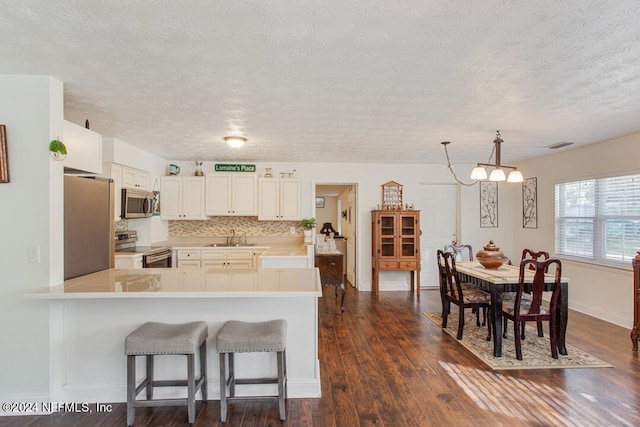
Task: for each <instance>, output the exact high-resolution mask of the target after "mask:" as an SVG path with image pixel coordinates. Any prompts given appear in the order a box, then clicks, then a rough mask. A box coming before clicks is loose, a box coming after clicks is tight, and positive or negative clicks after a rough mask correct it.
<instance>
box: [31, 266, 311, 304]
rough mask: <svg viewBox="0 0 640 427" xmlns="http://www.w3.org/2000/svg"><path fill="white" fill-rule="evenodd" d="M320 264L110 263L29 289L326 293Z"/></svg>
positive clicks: (62, 292)
mask: <svg viewBox="0 0 640 427" xmlns="http://www.w3.org/2000/svg"><path fill="white" fill-rule="evenodd" d="M321 286H322V285H321V282H320V274H319V271H318V269H317V268H285V269H280V268H257V269H228V268H200V269H193V268H190V269H186V268H145V269H108V270H103V271H99V272H96V273H92V274H87V275H85V276H80V277H76V278H73V279H69V280H65V282H64V283H63V284H60V285H57V286H53V287H49V288H44V289H39V290H37V291H34V292H31V293H28V294H26V295H25V298H30V299H101V298H102V299H106V298H255V297H263V298H274V297H277V298H282V297H285V298H287V297H320V296H322V290H321Z"/></svg>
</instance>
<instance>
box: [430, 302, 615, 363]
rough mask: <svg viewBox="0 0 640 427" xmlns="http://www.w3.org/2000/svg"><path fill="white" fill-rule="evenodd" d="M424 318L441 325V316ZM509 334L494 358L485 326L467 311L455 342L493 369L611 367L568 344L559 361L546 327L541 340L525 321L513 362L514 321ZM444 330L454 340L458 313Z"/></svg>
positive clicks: (450, 319) (510, 324) (452, 315)
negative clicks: (520, 357)
mask: <svg viewBox="0 0 640 427" xmlns="http://www.w3.org/2000/svg"><path fill="white" fill-rule="evenodd" d="M424 315H425V316H426V317H427V318H428V319H429V320H431V321H432V322H434V323H435V324H436V325H438V326H442V315H441V313H424ZM508 325H509V331H508V332H509V334H508V335H507V338H503V339H502V357H494V356H493V341H487V327H486V326H481V327H477V326H476V317H475V314H473V313H471V311H469V313H468V314H465V328H464V333H463V335H462V340H460V341H458V342H459V343H460V344H462V346H464V347H465V348H466V349H467V350H469V351H470V352H471V353H473V354H474V355H475V356H476V357H478V358H479V359H480V360H482V361H483V362H484V363H485V364H487V366H489V367H490V368H491V369H493V370H506V369H554V368H563V369H567V368H613V366H612V365H610V364H608V363H607V362H605V361H603V360H601V359H598V358H597V357H594V356H591V355H590V354H588V353H585V352H584V351H582V350H580V349H579V348H576V347H574V346H572V345H570V344H567V352H568V353H569V354H568V355H567V356H563V355H561V354H559V355H558V359H554V358H552V357H551V348H550V345H549V338H548V335H549V329H548V325H547V324H545V325H544V334H545V336H544V337H542V338H541V337H538V331H537V329H536V326H535V323H533V322H531V325H529V322H527V329H526V332H525V335H526V339H524V340H523V341H522V359H523V360H518V359H516V350H515V344H514V342H513V322H509V323H508ZM444 331H445V332H446V333H447V334H449V335H451V336H452V337H453V338H454V339H455V338H456V335H457V332H458V313H457V312H454V313H453V314H449V321H448V322H447V327H446V329H444Z"/></svg>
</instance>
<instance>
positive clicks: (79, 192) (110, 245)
mask: <svg viewBox="0 0 640 427" xmlns="http://www.w3.org/2000/svg"><path fill="white" fill-rule="evenodd" d="M113 210H114V191H113V181H111V180H110V179H103V178H97V177H79V176H72V175H65V176H64V278H65V280H66V279H71V278H73V277H77V276H82V275H85V274H89V273H93V272H96V271H101V270H105V269H107V268H111V267H112V266H113V262H114V261H113V259H114V239H113V238H114V224H113Z"/></svg>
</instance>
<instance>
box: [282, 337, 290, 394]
mask: <svg viewBox="0 0 640 427" xmlns="http://www.w3.org/2000/svg"><path fill="white" fill-rule="evenodd" d="M282 366H283V367H284V398H285V399H286V398H287V397H288V396H289V392H288V391H287V384H289V380H288V379H287V350H286V349H285V350H284V351H283V352H282Z"/></svg>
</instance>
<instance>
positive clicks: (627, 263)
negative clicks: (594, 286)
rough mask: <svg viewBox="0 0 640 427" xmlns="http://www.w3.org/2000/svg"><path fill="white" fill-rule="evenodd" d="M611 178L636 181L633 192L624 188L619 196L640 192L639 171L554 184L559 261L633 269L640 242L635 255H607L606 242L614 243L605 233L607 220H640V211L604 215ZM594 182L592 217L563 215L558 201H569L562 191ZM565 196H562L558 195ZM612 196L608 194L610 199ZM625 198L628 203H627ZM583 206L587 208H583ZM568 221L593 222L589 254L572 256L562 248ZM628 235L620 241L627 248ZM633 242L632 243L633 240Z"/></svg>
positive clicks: (555, 235)
mask: <svg viewBox="0 0 640 427" xmlns="http://www.w3.org/2000/svg"><path fill="white" fill-rule="evenodd" d="M612 178H614V179H615V178H623V179H626V178H630V179H635V180H636V183H634V186H633V187H631V191H630V192H629V193H627V192H626V190H627V189H628V188H629V187H624V190H622V192H621V193H620V194H624V195H625V197H626V198H629V194H632V195H636V197H637V195H638V194H639V193H640V170H634V171H625V172H623V173H616V174H608V175H600V176H590V177H583V178H579V179H571V180H564V181H558V182H556V183H555V185H554V245H555V256H557V257H559V258H566V259H568V260H575V261H580V262H586V263H589V264H595V265H600V266H604V267H613V268H623V269H625V270H627V269H629V268H630V267H631V261H632V260H633V259H634V257H635V254H636V252H637V251H640V243H639V244H638V246H637V247H634V249H633V251H634V253H633V254H625V253H624V250H623V251H622V252H621V258H622V259H621V260H616V259H615V258H612V257H610V256H609V257H608V256H607V253H606V251H607V249H606V244H607V242H611V239H610V238H609V239H608V240H607V236H606V232H607V231H608V230H607V228H606V224H607V221H611V220H616V219H617V220H619V221H622V222H624V221H636V224H637V222H639V221H640V212H638V214H637V215H624V214H610V213H607V212H605V210H606V206H605V204H604V203H605V201H606V200H607V198H606V193H605V190H606V188H605V187H606V186H605V185H604V184H605V182H606V180H608V179H612ZM587 181H593V182H594V200H593V215H567V214H566V212H560V210H561V208H560V206H559V200H561V199H564V200H566V197H565V196H566V193H563V189H564V188H566V186H567V185H569V184H579V183H582V182H587ZM559 193H563V194H559ZM610 195H611V193H609V196H610ZM626 198H625V202H627V203H628V201H627V199H626ZM580 206H584V205H582V204H581V205H580ZM567 220H569V221H571V220H574V221H580V220H587V221H588V220H591V221H592V231H591V233H590V235H588V236H589V237H591V253H590V254H586V255H585V254H584V253H583V254H578V253H576V252H574V253H571V252H570V251H566V250H565V251H564V252H563V251H561V249H562V248H563V246H564V247H565V248H566V236H565V238H564V239H562V237H563V236H561V235H560V233H562V230H563V229H566V228H565V227H564V226H565V224H566V223H567ZM624 240H625V234H623V235H622V236H621V238H620V243H621V244H622V245H624ZM614 242H615V241H614ZM632 242H633V240H632Z"/></svg>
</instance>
